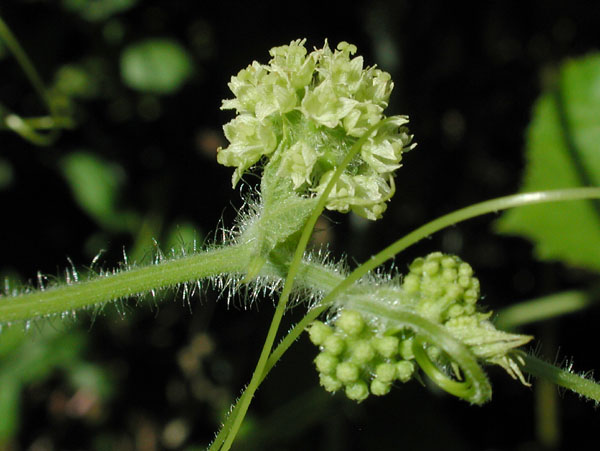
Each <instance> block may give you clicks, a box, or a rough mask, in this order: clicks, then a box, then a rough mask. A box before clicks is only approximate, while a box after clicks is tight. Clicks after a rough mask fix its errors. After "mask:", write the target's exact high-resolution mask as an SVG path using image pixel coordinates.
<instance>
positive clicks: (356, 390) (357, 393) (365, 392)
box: [346, 381, 369, 402]
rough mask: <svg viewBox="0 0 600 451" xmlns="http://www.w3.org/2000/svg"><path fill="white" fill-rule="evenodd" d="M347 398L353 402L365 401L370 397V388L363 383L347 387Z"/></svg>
mask: <svg viewBox="0 0 600 451" xmlns="http://www.w3.org/2000/svg"><path fill="white" fill-rule="evenodd" d="M346 396H347V397H348V398H349V399H352V400H353V401H358V402H361V401H364V400H365V399H367V398H368V397H369V388H368V387H367V384H366V383H364V382H363V381H358V382H354V383H352V384H349V385H346Z"/></svg>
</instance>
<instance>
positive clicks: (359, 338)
mask: <svg viewBox="0 0 600 451" xmlns="http://www.w3.org/2000/svg"><path fill="white" fill-rule="evenodd" d="M308 333H309V336H310V339H311V341H312V342H313V343H314V344H315V345H317V346H319V347H320V349H321V352H320V353H319V354H318V355H317V357H316V358H315V366H316V368H317V370H318V372H319V379H320V383H321V385H322V386H323V387H324V388H325V390H327V391H329V392H335V391H338V390H340V389H342V388H344V390H345V393H346V396H347V397H348V398H350V399H352V400H355V401H363V400H364V399H366V398H367V397H368V396H369V394H374V395H377V396H382V395H385V394H387V393H388V392H389V391H390V389H391V386H392V383H393V382H395V381H400V382H407V381H408V380H410V379H411V378H412V375H413V372H414V369H415V366H414V363H413V362H412V361H410V360H407V359H405V358H403V353H402V350H401V346H400V343H401V342H400V339H399V338H398V337H396V336H393V335H390V336H386V335H378V334H376V333H375V332H374V330H373V328H372V327H371V326H370V325H369V324H368V323H367V322H366V321H365V320H364V318H363V316H362V315H361V314H360V313H359V312H357V311H355V310H342V311H341V312H340V315H339V316H338V318H337V319H336V321H335V322H334V324H333V326H329V325H327V324H325V323H322V322H321V321H314V322H313V323H312V324H311V325H310V327H309V329H308Z"/></svg>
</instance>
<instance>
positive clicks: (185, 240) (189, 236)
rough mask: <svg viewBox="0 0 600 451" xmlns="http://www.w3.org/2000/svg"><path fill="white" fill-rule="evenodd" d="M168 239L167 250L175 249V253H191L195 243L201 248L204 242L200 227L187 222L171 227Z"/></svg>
mask: <svg viewBox="0 0 600 451" xmlns="http://www.w3.org/2000/svg"><path fill="white" fill-rule="evenodd" d="M166 237H167V241H166V249H169V250H171V249H173V251H174V252H175V253H179V252H181V250H185V251H189V250H190V249H191V248H192V247H193V246H194V242H195V243H196V245H197V246H198V247H200V246H201V245H202V240H203V238H202V234H201V233H200V232H199V231H198V227H197V226H195V225H194V224H192V223H191V222H187V221H186V222H183V223H177V224H174V225H173V226H171V228H170V229H169V231H168V233H167V235H166Z"/></svg>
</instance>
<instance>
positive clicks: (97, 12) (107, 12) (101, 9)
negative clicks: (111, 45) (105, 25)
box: [62, 0, 138, 22]
mask: <svg viewBox="0 0 600 451" xmlns="http://www.w3.org/2000/svg"><path fill="white" fill-rule="evenodd" d="M137 1H138V0H62V5H63V8H65V9H66V10H68V11H71V12H74V13H78V14H79V15H80V16H81V17H83V18H84V19H85V20H89V21H90V22H99V21H102V20H105V19H108V18H109V17H110V16H112V15H113V14H117V13H120V12H122V11H126V10H128V9H129V8H131V7H133V6H134V5H135V4H136V3H137Z"/></svg>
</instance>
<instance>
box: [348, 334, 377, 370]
mask: <svg viewBox="0 0 600 451" xmlns="http://www.w3.org/2000/svg"><path fill="white" fill-rule="evenodd" d="M373 357H375V350H374V349H373V346H371V343H370V340H359V341H357V342H356V343H354V345H353V346H352V361H353V362H354V363H356V364H357V365H364V364H366V363H368V362H370V361H371V360H372V359H373Z"/></svg>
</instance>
